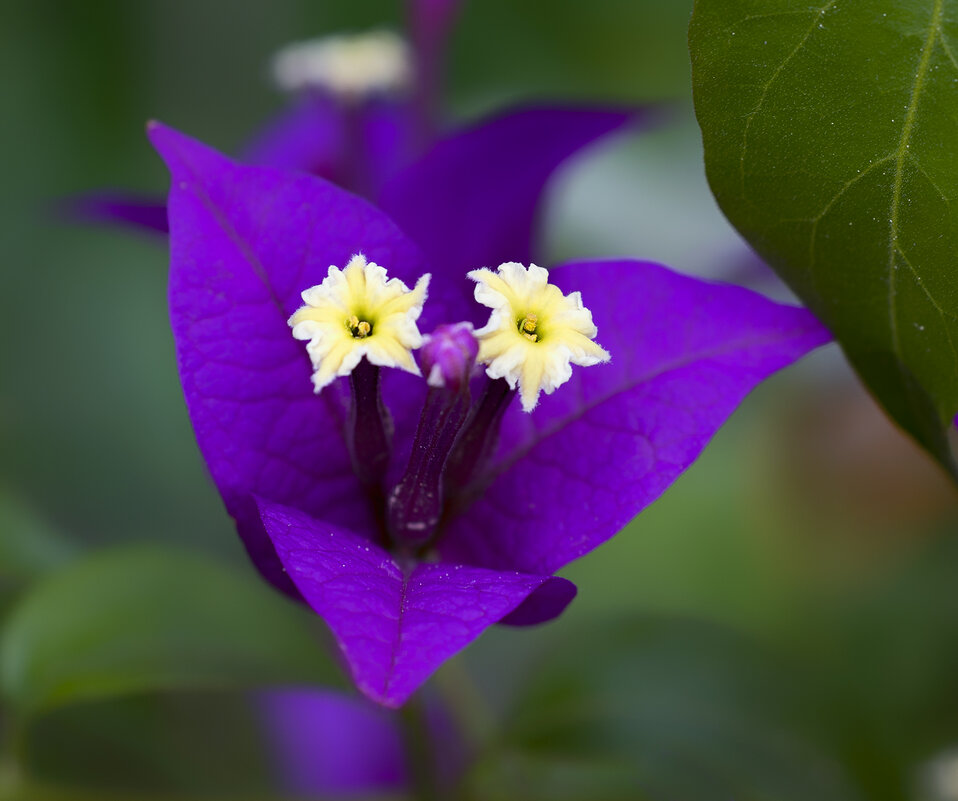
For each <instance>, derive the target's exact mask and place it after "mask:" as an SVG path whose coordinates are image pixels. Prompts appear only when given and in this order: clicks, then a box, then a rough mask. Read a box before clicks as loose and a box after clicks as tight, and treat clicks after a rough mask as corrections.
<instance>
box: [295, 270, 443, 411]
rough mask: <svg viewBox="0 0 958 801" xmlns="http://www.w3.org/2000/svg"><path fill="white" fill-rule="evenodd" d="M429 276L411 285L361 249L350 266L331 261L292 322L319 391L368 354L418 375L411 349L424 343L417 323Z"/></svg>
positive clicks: (374, 361)
mask: <svg viewBox="0 0 958 801" xmlns="http://www.w3.org/2000/svg"><path fill="white" fill-rule="evenodd" d="M428 285H429V276H428V275H424V276H423V277H422V278H420V279H419V280H418V281H417V282H416V286H415V287H414V288H413V289H411V290H410V289H409V287H407V286H406V285H405V284H404V283H403V282H402V281H400V280H399V279H398V278H391V279H388V280H387V278H386V270H385V269H383V268H382V267H380V266H379V265H378V264H373V263H371V262H369V263H367V261H366V258H365V256H363V255H362V254H357V255H356V256H353V258H352V259H350V261H349V264H347V265H346V268H345V269H343V270H340V269H339V268H338V267H335V266H331V267H330V268H329V274H328V275H327V276H326V278H325V279H324V280H323V282H322V283H321V284H319V285H318V286H314V287H311V288H310V289H307V290H306V291H305V292H303V302H304V303H305V304H306V305H305V306H303V307H302V308H300V309H299V310H298V311H297V312H296V313H295V314H294V315H293V316H292V317H290V318H289V324H290V326H291V327H292V329H293V336H294V337H295V338H296V339H301V340H305V341H307V342H308V343H309V344H308V345H307V346H306V351H307V352H308V353H309V357H310V359H311V360H312V363H313V370H314V372H313V386H314V387H315V389H316V392H319V391H320V390H321V389H323V387H325V386H328V385H329V384H330V383H332V381H333V380H334V379H335V378H337V377H339V376H345V375H349V374H350V373H351V372H352V371H353V369H355V367H356V365H357V364H359V362H360V360H362V358H363V357H364V356H365V357H366V358H367V359H368V360H369V361H370V362H371V363H372V364H375V365H379V366H380V367H398V368H399V369H400V370H406V371H407V372H410V373H414V374H416V375H419V374H420V373H419V367H418V366H417V365H416V360H415V359H414V358H413V355H412V351H413V350H414V349H415V348H418V347H420V346H421V345H422V341H423V340H422V335H421V334H420V333H419V328H418V327H417V326H416V321H417V320H418V319H419V315H420V314H422V306H423V303H424V302H425V300H426V288H427V287H428Z"/></svg>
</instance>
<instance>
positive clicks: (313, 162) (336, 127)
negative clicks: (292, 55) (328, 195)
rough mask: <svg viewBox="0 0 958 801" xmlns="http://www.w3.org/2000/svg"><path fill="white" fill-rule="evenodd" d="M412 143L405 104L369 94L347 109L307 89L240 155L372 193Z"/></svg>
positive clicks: (406, 154) (402, 160) (406, 157)
mask: <svg viewBox="0 0 958 801" xmlns="http://www.w3.org/2000/svg"><path fill="white" fill-rule="evenodd" d="M350 113H352V114H354V115H355V118H354V119H352V120H351V118H350V116H349V115H350ZM357 137H358V138H357ZM412 147H413V118H412V110H411V108H410V107H409V105H408V104H407V103H405V102H402V101H400V100H392V99H388V98H381V99H375V98H370V99H368V100H366V101H364V102H363V103H362V105H361V106H358V107H357V108H355V109H353V110H352V111H351V112H350V111H348V110H347V109H346V107H345V106H344V104H343V101H341V100H338V99H337V98H335V97H333V96H331V95H326V94H321V93H312V94H309V95H306V96H304V97H302V98H300V100H299V102H297V103H296V104H294V105H292V106H291V107H290V108H288V109H286V110H284V111H283V112H281V113H280V114H279V115H277V117H276V118H275V119H274V120H272V121H271V122H270V123H269V124H268V125H267V126H266V127H265V128H264V129H263V130H262V131H261V132H260V133H259V134H257V135H256V136H255V137H254V139H253V141H252V143H251V144H250V145H249V147H247V148H246V150H245V152H244V153H243V156H242V157H241V159H240V160H241V161H243V162H246V163H248V164H254V165H259V166H265V167H279V168H281V169H284V170H299V171H301V172H308V173H310V174H312V175H318V176H319V177H321V178H325V179H327V180H329V181H332V182H333V183H335V184H337V185H338V186H342V187H343V188H345V189H348V190H350V191H351V192H355V193H357V194H361V195H368V196H372V195H375V194H377V193H378V192H379V190H380V188H381V187H382V185H383V184H384V183H385V182H386V181H387V180H388V179H389V178H392V176H393V175H394V174H395V173H396V172H398V170H399V169H400V167H402V166H404V165H405V164H406V162H408V160H409V158H410V155H411V152H412Z"/></svg>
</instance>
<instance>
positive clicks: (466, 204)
mask: <svg viewBox="0 0 958 801" xmlns="http://www.w3.org/2000/svg"><path fill="white" fill-rule="evenodd" d="M651 118H652V113H651V112H650V111H640V112H633V113H628V112H619V111H598V110H586V109H573V108H568V109H561V108H534V109H525V110H520V111H514V112H511V113H508V114H505V115H504V116H500V117H496V118H494V119H492V120H490V121H487V122H484V123H482V124H480V125H478V126H476V127H474V128H471V129H468V130H466V131H464V132H460V133H455V134H453V135H451V136H450V137H448V138H447V139H445V140H443V141H441V142H439V143H438V144H436V145H435V146H434V147H433V148H432V149H430V151H429V152H428V153H427V154H426V155H425V156H423V157H422V158H421V159H420V160H419V161H417V162H415V163H413V164H412V165H411V166H409V167H407V168H406V169H405V170H403V171H402V172H400V173H399V174H398V175H397V176H396V177H395V178H394V179H393V180H392V181H391V182H389V183H388V184H387V185H386V187H385V189H384V190H383V193H382V195H381V196H380V206H381V207H382V208H383V210H384V211H386V212H387V213H388V214H390V215H391V216H392V217H393V219H395V220H396V222H397V223H399V225H400V226H401V227H402V229H403V230H404V231H405V232H406V233H407V234H409V235H410V236H411V237H412V238H413V239H414V240H416V242H418V243H419V245H420V247H422V248H423V250H424V251H425V253H426V255H427V256H428V257H429V259H430V262H431V264H432V265H433V274H434V275H433V278H434V281H435V282H436V283H435V284H434V287H433V291H434V292H435V291H441V289H440V287H441V285H443V284H448V285H451V286H454V287H455V289H456V291H457V292H458V293H459V294H460V295H461V297H462V302H463V312H462V314H460V315H459V316H457V317H455V318H450V319H449V320H447V321H446V322H454V321H458V320H460V319H468V320H470V321H471V322H475V323H478V322H479V321H480V318H482V317H483V316H484V315H483V313H482V311H481V310H478V309H476V304H475V303H473V302H472V285H471V284H470V283H469V282H468V281H466V280H465V274H466V272H467V271H469V270H474V269H476V268H479V267H493V268H494V267H497V266H498V265H499V264H502V263H503V262H511V261H516V262H522V263H528V262H529V261H531V260H532V258H531V256H532V253H531V251H532V244H533V242H532V240H533V236H534V233H535V231H534V228H535V222H536V212H537V210H538V205H539V199H540V197H541V195H542V191H543V188H544V187H545V184H546V181H547V180H548V178H549V176H550V175H551V174H552V172H553V171H554V170H555V169H556V168H557V167H558V166H559V165H560V164H561V163H562V162H563V161H565V160H566V159H567V158H569V157H570V156H572V155H573V154H575V153H576V152H577V151H578V150H580V149H582V148H583V147H585V146H586V145H588V144H590V143H591V142H593V141H595V140H596V139H598V138H599V137H601V136H604V135H605V134H608V133H611V132H612V131H615V130H617V129H619V128H621V127H623V126H624V125H625V124H626V123H629V122H642V121H649V120H651Z"/></svg>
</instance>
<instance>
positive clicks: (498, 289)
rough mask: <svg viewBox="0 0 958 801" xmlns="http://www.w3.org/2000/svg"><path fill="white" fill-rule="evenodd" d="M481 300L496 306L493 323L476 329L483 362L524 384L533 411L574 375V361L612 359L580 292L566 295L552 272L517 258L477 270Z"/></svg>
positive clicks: (495, 374) (525, 403) (525, 404)
mask: <svg viewBox="0 0 958 801" xmlns="http://www.w3.org/2000/svg"><path fill="white" fill-rule="evenodd" d="M469 277H470V278H471V279H472V280H473V281H475V282H476V291H475V294H476V300H477V301H479V303H481V304H482V305H483V306H488V307H489V308H490V309H492V314H491V315H490V316H489V322H488V323H486V325H485V326H484V327H483V328H480V329H478V330H477V331H476V337H477V338H478V339H479V356H478V359H477V360H478V361H479V362H481V363H483V364H485V365H487V367H486V374H487V375H488V376H489V377H490V378H504V379H505V380H506V381H508V382H509V386H510V387H512V388H513V389H515V388H516V386H517V385H518V387H519V394H520V397H521V399H522V408H523V410H524V411H526V412H531V411H532V410H533V408H535V405H536V403H537V402H538V400H539V393H540V392H545V393H546V394H547V395H548V394H550V393H551V392H554V391H555V389H556V388H557V387H559V386H561V385H562V384H564V383H565V382H566V381H568V380H569V379H570V378H571V377H572V365H573V364H577V365H580V366H583V367H586V366H589V365H593V364H599V363H600V362H607V361H609V359H610V356H609V354H608V352H607V351H605V350H604V349H603V348H601V347H599V345H597V344H596V343H595V342H593V341H592V340H593V339H594V338H595V335H596V327H595V324H594V323H593V322H592V312H590V311H589V310H588V309H587V308H585V307H584V306H583V305H582V296H581V295H580V294H579V293H578V292H572V293H570V294H569V295H563V294H562V290H560V289H559V287H557V286H555V285H554V284H550V283H549V273H548V271H547V270H544V269H543V268H542V267H537V266H536V265H534V264H531V265H529V268H528V269H526V268H525V267H523V266H522V265H521V264H517V263H516V262H508V263H506V264H502V265H500V266H499V269H498V270H497V271H496V272H493V271H492V270H487V269H482V270H473V271H472V272H471V273H469Z"/></svg>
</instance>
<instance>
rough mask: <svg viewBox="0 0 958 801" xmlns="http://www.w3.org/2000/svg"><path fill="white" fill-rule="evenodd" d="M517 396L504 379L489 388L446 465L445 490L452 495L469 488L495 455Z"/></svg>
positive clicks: (489, 385)
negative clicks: (511, 405)
mask: <svg viewBox="0 0 958 801" xmlns="http://www.w3.org/2000/svg"><path fill="white" fill-rule="evenodd" d="M515 396H516V391H515V390H514V389H510V388H509V385H508V384H507V383H506V382H505V380H504V379H501V378H495V379H492V380H490V381H489V383H487V384H486V387H485V389H484V390H483V392H482V395H481V397H480V398H479V403H478V404H477V405H476V408H475V410H474V412H473V414H472V416H471V417H470V419H469V420H468V422H467V423H466V425H465V428H464V429H463V431H462V434H461V435H460V437H459V440H458V442H456V447H455V449H454V450H453V452H452V453H451V454H450V456H449V461H448V463H447V465H446V470H445V486H446V489H447V491H448V492H449V493H450V495H452V494H458V493H459V492H460V491H461V490H463V489H464V488H465V487H467V486H468V485H469V484H470V483H471V482H472V481H473V479H475V478H476V476H477V475H478V474H479V471H480V470H481V469H482V468H483V467H484V466H485V465H486V463H487V462H488V461H489V459H490V458H491V457H492V455H493V453H495V450H496V446H497V445H498V443H499V428H500V426H501V425H502V416H503V415H504V414H505V411H506V409H508V408H509V404H510V403H511V402H512V399H513V398H514V397H515Z"/></svg>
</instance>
